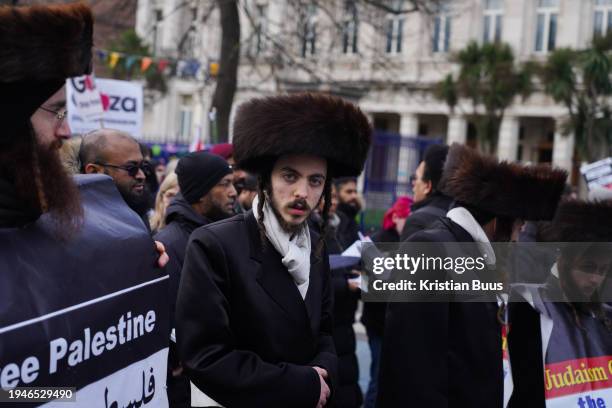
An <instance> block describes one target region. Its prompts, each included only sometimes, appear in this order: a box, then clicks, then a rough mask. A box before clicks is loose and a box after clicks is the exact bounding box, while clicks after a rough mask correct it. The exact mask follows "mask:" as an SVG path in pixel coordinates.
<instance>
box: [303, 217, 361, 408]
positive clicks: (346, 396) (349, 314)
mask: <svg viewBox="0 0 612 408" xmlns="http://www.w3.org/2000/svg"><path fill="white" fill-rule="evenodd" d="M321 222H322V220H321V219H320V218H318V219H315V218H314V217H311V221H310V222H309V224H310V225H311V226H312V227H313V228H314V229H315V231H317V232H319V233H320V231H321V229H320V224H321ZM325 244H326V246H327V250H328V252H329V253H330V254H340V253H342V251H343V250H344V249H345V248H343V247H342V245H341V243H340V241H339V239H338V236H337V230H336V229H335V228H333V227H331V226H328V228H327V232H326V237H325ZM349 275H351V268H340V269H335V270H332V271H331V285H332V289H333V292H334V330H333V333H332V334H333V338H334V345H335V347H336V353H337V354H338V383H337V387H336V393H335V396H334V406H336V407H339V408H352V407H359V406H361V403H362V402H363V395H362V393H361V388H359V365H358V362H357V356H356V354H355V349H356V347H357V343H356V339H355V331H354V330H353V323H355V312H356V310H357V302H358V301H359V297H360V293H359V292H351V291H350V290H349V288H348V281H347V277H348V276H349Z"/></svg>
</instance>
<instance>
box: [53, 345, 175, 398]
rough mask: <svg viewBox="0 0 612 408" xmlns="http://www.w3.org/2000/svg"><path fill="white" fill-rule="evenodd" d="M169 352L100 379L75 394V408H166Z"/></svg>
mask: <svg viewBox="0 0 612 408" xmlns="http://www.w3.org/2000/svg"><path fill="white" fill-rule="evenodd" d="M167 363H168V349H167V348H165V349H163V350H160V351H158V352H157V353H155V354H152V355H151V356H149V357H147V358H145V359H144V360H141V361H137V362H135V363H133V364H131V365H129V366H127V367H126V368H124V369H123V370H120V371H117V372H114V373H113V374H111V375H109V376H107V377H104V378H102V379H101V380H99V381H96V382H95V383H92V384H89V385H88V386H87V387H84V388H82V389H80V390H78V391H77V393H76V401H75V402H76V404H74V405H75V406H77V407H92V408H94V407H100V408H119V407H140V406H141V404H142V405H143V406H146V407H152V408H153V407H157V408H164V407H167V406H168V397H167V394H166V364H167ZM68 405H69V403H67V402H66V401H60V400H58V401H52V402H49V403H47V404H45V405H43V407H45V408H55V407H59V408H62V407H66V406H68Z"/></svg>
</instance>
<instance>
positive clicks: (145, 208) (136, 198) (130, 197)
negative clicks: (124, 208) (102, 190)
mask: <svg viewBox="0 0 612 408" xmlns="http://www.w3.org/2000/svg"><path fill="white" fill-rule="evenodd" d="M117 189H118V190H119V193H121V197H123V200H124V201H125V203H126V204H127V205H128V207H130V208H131V209H132V210H133V211H134V212H135V213H136V214H138V215H139V216H141V217H143V216H145V215H146V214H147V212H149V210H150V209H151V208H152V206H151V194H150V193H149V187H148V186H147V184H146V183H145V184H144V188H143V190H142V193H141V194H134V193H133V192H131V191H129V190H126V189H125V188H123V187H121V186H119V185H117Z"/></svg>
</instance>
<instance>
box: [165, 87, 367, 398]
mask: <svg viewBox="0 0 612 408" xmlns="http://www.w3.org/2000/svg"><path fill="white" fill-rule="evenodd" d="M233 129H234V139H233V141H234V157H235V158H236V162H237V164H238V166H239V167H240V168H242V169H245V170H246V171H248V172H252V173H254V174H258V176H259V180H260V183H259V187H258V188H259V191H258V196H257V198H256V199H255V202H254V203H253V210H252V211H249V212H247V213H244V214H239V215H237V216H235V217H233V218H231V219H228V220H224V221H220V222H217V223H214V224H210V225H207V226H205V227H202V228H200V229H198V230H196V231H194V233H193V234H192V236H191V239H190V242H189V244H188V246H187V254H186V257H185V264H184V267H183V272H182V275H183V276H182V280H181V285H180V288H179V295H178V300H177V313H176V319H177V341H178V347H179V352H180V353H179V354H180V355H181V358H182V362H183V366H184V369H185V372H186V374H187V376H188V377H189V378H190V380H191V381H192V382H193V383H194V384H195V386H197V387H198V388H199V389H200V390H202V391H203V392H204V393H206V395H207V396H208V397H209V398H210V399H209V400H208V405H216V404H221V405H222V406H228V407H235V406H257V407H309V408H313V407H322V406H324V405H325V404H326V403H327V402H328V401H329V400H330V396H332V394H333V391H334V382H335V379H336V366H337V357H336V352H335V349H334V344H333V339H332V329H333V322H332V313H333V310H332V307H333V302H332V290H333V289H332V287H331V284H330V271H329V262H328V258H327V251H326V250H325V246H324V242H323V240H322V239H320V236H319V235H316V234H315V233H314V232H313V231H311V230H310V229H309V228H308V225H307V222H306V221H307V219H308V217H309V215H310V214H311V212H312V210H313V209H314V208H316V207H317V205H318V204H319V202H320V200H321V199H322V198H323V197H325V208H324V209H323V211H322V214H321V216H322V218H323V220H324V222H323V228H324V229H325V226H326V225H327V217H328V209H329V205H330V204H331V199H330V191H331V178H332V177H333V176H334V175H336V176H357V175H358V174H359V173H360V172H361V170H362V168H363V163H364V161H365V158H366V155H367V152H368V148H369V145H370V140H371V128H370V125H369V123H368V121H367V119H366V117H365V116H364V115H363V113H362V112H361V111H360V110H359V109H357V108H356V107H355V106H353V105H352V104H350V103H348V102H345V101H344V100H342V99H340V98H336V97H331V96H324V95H316V94H294V95H288V96H275V97H268V98H262V99H253V100H250V101H248V102H246V103H245V104H243V105H241V106H240V107H239V108H238V111H237V113H236V117H235V122H234V126H233ZM321 236H325V231H324V230H323V231H322V234H321ZM211 399H212V400H211ZM214 401H216V403H215V402H214Z"/></svg>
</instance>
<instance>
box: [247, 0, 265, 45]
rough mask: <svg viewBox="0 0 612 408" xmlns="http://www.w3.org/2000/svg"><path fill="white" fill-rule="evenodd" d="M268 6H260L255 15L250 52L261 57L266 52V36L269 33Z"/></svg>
mask: <svg viewBox="0 0 612 408" xmlns="http://www.w3.org/2000/svg"><path fill="white" fill-rule="evenodd" d="M267 16H268V6H267V5H265V4H258V5H256V6H255V10H254V13H253V16H252V18H253V35H252V36H251V38H250V44H249V52H250V54H251V55H259V54H261V53H262V52H264V51H265V50H266V45H267V44H266V36H267V33H268V18H267Z"/></svg>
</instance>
